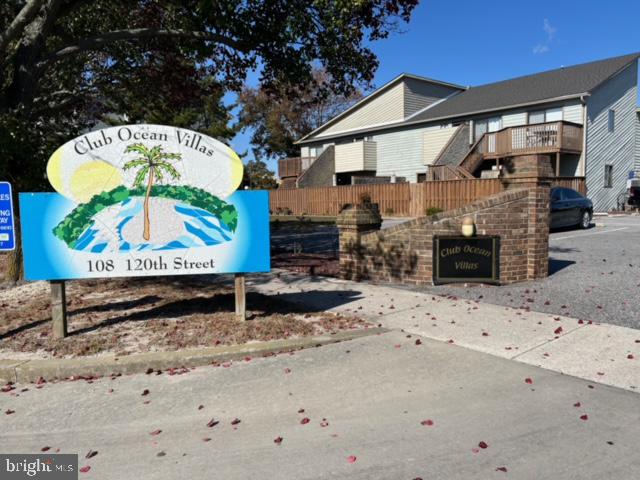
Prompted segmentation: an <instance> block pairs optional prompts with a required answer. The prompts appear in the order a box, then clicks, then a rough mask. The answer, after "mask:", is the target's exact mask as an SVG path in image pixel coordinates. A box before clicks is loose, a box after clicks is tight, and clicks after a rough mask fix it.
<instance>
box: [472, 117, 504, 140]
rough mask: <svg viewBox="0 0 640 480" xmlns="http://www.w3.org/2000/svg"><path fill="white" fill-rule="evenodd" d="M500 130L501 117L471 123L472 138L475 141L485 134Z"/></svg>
mask: <svg viewBox="0 0 640 480" xmlns="http://www.w3.org/2000/svg"><path fill="white" fill-rule="evenodd" d="M501 128H502V117H492V118H483V119H482V120H475V121H474V122H473V130H474V138H475V139H476V141H477V140H479V139H480V137H482V135H484V134H485V133H487V132H497V131H498V130H500V129H501Z"/></svg>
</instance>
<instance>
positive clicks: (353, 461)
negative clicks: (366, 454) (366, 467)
mask: <svg viewBox="0 0 640 480" xmlns="http://www.w3.org/2000/svg"><path fill="white" fill-rule="evenodd" d="M356 460H357V457H356V456H355V455H349V456H348V457H347V462H349V463H355V462H356Z"/></svg>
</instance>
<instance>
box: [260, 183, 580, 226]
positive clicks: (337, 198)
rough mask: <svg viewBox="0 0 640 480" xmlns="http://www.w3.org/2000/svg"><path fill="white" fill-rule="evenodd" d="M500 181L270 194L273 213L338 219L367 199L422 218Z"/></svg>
mask: <svg viewBox="0 0 640 480" xmlns="http://www.w3.org/2000/svg"><path fill="white" fill-rule="evenodd" d="M555 184H557V185H560V186H563V187H569V188H573V189H574V190H578V191H579V192H581V193H584V192H585V185H584V178H583V177H564V178H558V179H556V182H555ZM503 188H504V187H503V185H502V182H501V181H500V179H497V178H487V179H479V178H474V179H464V180H445V181H438V182H425V183H388V184H372V185H344V186H339V187H314V188H299V189H282V190H273V191H271V192H269V208H270V210H271V212H272V213H288V214H293V215H303V214H304V215H337V214H338V213H340V210H341V209H342V207H343V206H344V205H346V204H357V203H361V201H362V197H363V196H364V195H368V196H369V197H370V198H371V201H372V202H373V203H377V204H378V205H379V207H380V213H381V214H383V215H386V216H405V217H419V216H423V215H425V213H426V211H427V209H428V208H438V209H440V210H452V209H454V208H459V207H463V206H464V205H467V204H469V203H471V202H473V201H475V200H479V199H481V198H485V197H488V196H490V195H493V194H495V193H499V192H501V191H502V190H503Z"/></svg>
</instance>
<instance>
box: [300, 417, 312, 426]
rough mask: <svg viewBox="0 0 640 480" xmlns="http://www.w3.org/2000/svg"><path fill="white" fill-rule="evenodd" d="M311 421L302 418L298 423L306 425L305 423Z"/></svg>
mask: <svg viewBox="0 0 640 480" xmlns="http://www.w3.org/2000/svg"><path fill="white" fill-rule="evenodd" d="M310 421H311V420H309V419H308V418H307V417H304V418H303V419H302V420H300V423H301V424H302V425H306V424H307V423H309V422H310Z"/></svg>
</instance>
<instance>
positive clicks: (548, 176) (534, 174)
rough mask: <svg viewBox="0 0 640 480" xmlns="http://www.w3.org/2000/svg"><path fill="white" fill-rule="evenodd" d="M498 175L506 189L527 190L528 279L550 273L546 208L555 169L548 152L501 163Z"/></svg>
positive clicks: (547, 212)
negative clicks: (499, 174)
mask: <svg viewBox="0 0 640 480" xmlns="http://www.w3.org/2000/svg"><path fill="white" fill-rule="evenodd" d="M501 178H502V181H503V184H504V186H505V188H506V189H507V190H509V189H516V188H517V189H526V190H528V192H529V197H528V208H527V249H526V251H527V280H534V279H536V278H544V277H547V276H548V275H549V208H550V200H551V199H550V197H551V193H550V189H551V182H552V180H553V178H554V171H553V168H552V165H551V157H550V156H549V155H522V156H519V157H512V158H510V159H508V160H506V161H505V162H504V163H503V167H502V171H501Z"/></svg>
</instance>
